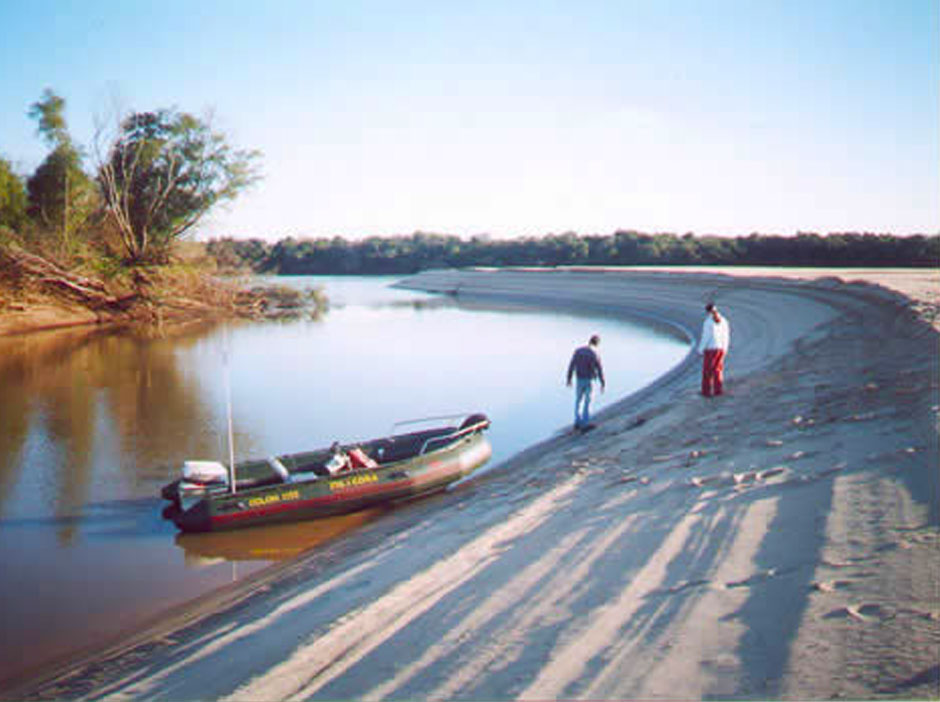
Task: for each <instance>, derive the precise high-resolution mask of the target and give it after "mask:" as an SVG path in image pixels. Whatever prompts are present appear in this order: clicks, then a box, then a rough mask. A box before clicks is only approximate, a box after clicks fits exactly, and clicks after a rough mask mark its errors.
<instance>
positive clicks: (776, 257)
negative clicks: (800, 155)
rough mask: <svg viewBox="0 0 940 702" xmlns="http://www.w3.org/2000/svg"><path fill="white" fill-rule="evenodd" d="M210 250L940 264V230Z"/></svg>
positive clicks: (403, 241) (269, 263)
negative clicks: (896, 233)
mask: <svg viewBox="0 0 940 702" xmlns="http://www.w3.org/2000/svg"><path fill="white" fill-rule="evenodd" d="M207 252H208V253H209V255H211V256H214V257H215V258H216V259H217V260H218V261H219V264H220V266H222V267H228V268H237V267H239V263H238V261H240V262H241V265H242V266H247V267H249V268H251V269H252V270H254V271H256V272H274V273H280V274H282V275H327V274H329V275H337V274H366V275H372V274H386V275H387V274H396V275H400V274H410V273H415V272H417V271H420V270H425V269H428V268H443V267H454V268H459V267H463V266H561V265H589V266H631V265H663V266H665V265H724V266H733V265H763V266H825V267H851V266H871V267H938V266H940V236H936V235H935V236H930V237H927V236H922V235H917V236H910V237H898V236H892V235H887V234H858V233H850V234H829V235H828V236H820V235H818V234H807V233H800V234H798V235H797V236H795V237H784V236H764V235H760V234H752V235H750V236H747V237H738V238H730V237H720V236H703V237H696V236H694V235H692V234H685V235H682V236H676V235H675V234H653V235H650V234H642V233H639V232H634V231H618V232H616V233H615V234H613V235H612V236H584V237H582V236H578V235H577V234H573V233H571V232H568V233H565V234H561V235H555V234H551V235H548V236H545V237H541V238H525V239H505V240H491V239H489V238H488V237H473V238H472V239H470V240H464V239H461V238H459V237H456V236H445V235H439V234H425V233H421V232H418V233H416V234H413V235H412V236H410V237H394V238H378V237H371V238H368V239H363V240H361V241H347V240H345V239H342V238H339V237H334V238H332V239H305V240H298V239H293V238H289V239H283V240H281V241H279V242H277V243H276V244H274V245H269V244H265V243H264V242H262V241H261V240H260V239H252V240H249V241H239V240H235V239H221V240H214V241H211V242H209V244H208V246H207Z"/></svg>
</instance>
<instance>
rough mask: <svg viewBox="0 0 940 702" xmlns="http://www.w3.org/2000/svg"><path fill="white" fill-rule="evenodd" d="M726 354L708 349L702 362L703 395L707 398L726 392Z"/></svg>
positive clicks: (718, 350) (719, 350)
mask: <svg viewBox="0 0 940 702" xmlns="http://www.w3.org/2000/svg"><path fill="white" fill-rule="evenodd" d="M724 375H725V352H724V351H722V350H721V349H707V350H706V351H705V360H704V361H702V394H703V395H704V396H705V397H711V396H712V395H720V394H721V393H722V392H724V384H723V381H724Z"/></svg>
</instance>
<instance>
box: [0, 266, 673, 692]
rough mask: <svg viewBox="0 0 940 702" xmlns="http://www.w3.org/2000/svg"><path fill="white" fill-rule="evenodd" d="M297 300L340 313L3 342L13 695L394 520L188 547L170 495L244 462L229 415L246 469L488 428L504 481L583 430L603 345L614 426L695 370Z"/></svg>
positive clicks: (611, 342)
mask: <svg viewBox="0 0 940 702" xmlns="http://www.w3.org/2000/svg"><path fill="white" fill-rule="evenodd" d="M277 282H279V283H282V284H287V285H291V286H297V287H300V288H310V287H322V288H325V291H326V294H327V297H328V298H329V299H330V303H331V304H330V308H329V310H328V311H327V312H326V313H325V314H322V315H320V316H318V317H316V318H311V317H310V316H307V317H305V318H301V319H295V320H290V321H267V322H243V323H231V324H227V325H205V324H203V325H195V326H191V327H187V328H184V329H172V330H165V332H164V333H163V334H153V335H150V336H145V337H142V336H132V335H129V334H127V333H121V332H118V331H115V330H106V329H97V328H81V329H71V330H63V331H55V332H44V333H35V334H29V335H23V336H16V337H6V338H0V388H2V391H0V563H2V570H0V572H2V575H0V683H2V681H3V679H4V678H10V677H11V676H14V675H21V674H22V673H23V672H24V671H28V670H30V669H34V668H36V667H38V666H40V665H43V664H46V663H48V662H49V661H50V660H52V659H54V658H56V657H61V656H64V655H67V654H69V653H71V652H72V651H74V650H76V649H79V648H83V647H87V646H88V645H90V644H92V643H93V642H96V641H100V640H104V639H106V638H108V637H112V636H114V635H116V634H117V633H119V632H121V631H123V630H126V629H129V628H132V627H134V626H136V625H139V624H140V623H141V622H143V621H145V620H146V619H148V618H150V617H153V616H155V615H156V614H157V613H159V612H160V611H162V610H164V609H166V608H168V607H171V606H174V605H178V604H181V603H183V602H185V601H187V600H189V599H191V598H193V597H196V596H198V595H200V594H203V593H206V592H208V591H210V590H212V589H214V588H217V587H220V586H222V585H224V584H225V583H227V582H230V581H231V580H233V579H236V578H242V577H244V576H245V575H247V574H249V573H252V572H255V571H257V570H259V569H261V568H264V567H266V566H268V565H270V564H271V563H272V562H274V561H277V560H281V559H284V558H288V557H291V556H294V555H296V554H298V553H300V552H302V551H305V550H307V549H310V548H315V547H316V546H317V545H318V544H320V543H323V542H324V541H326V540H328V539H330V538H334V537H335V536H336V535H338V534H341V533H344V532H346V531H349V530H350V529H355V528H356V527H357V526H358V525H360V524H362V523H363V522H364V521H367V520H369V519H374V518H381V515H380V514H378V513H362V514H357V515H350V516H348V517H343V518H339V519H335V520H329V521H328V522H308V523H302V524H295V525H286V526H281V527H275V528H265V529H255V530H250V531H249V532H239V533H237V535H235V536H233V535H232V534H222V535H214V534H208V535H192V536H185V537H184V536H180V535H178V534H177V533H176V530H175V528H174V527H173V525H172V524H171V523H170V522H167V521H165V520H163V519H162V518H161V508H162V504H161V501H160V499H159V489H160V486H161V485H163V484H164V483H166V482H169V481H170V480H172V479H174V478H175V477H176V475H177V472H178V470H179V466H180V465H181V463H182V461H183V460H185V459H187V458H203V459H216V460H225V457H226V456H227V455H228V446H227V441H226V435H227V431H226V423H227V415H228V408H229V407H230V408H231V414H232V419H233V425H234V449H235V453H236V459H240V458H248V457H259V456H266V455H272V454H280V453H289V452H292V451H299V450H303V449H309V448H315V447H319V446H322V445H325V444H329V443H331V442H332V441H333V440H342V441H351V440H356V439H368V438H372V437H376V436H381V435H384V434H387V433H390V431H391V430H392V426H393V424H394V423H395V422H396V421H401V420H408V419H415V418H421V417H433V416H438V415H448V414H453V413H457V412H471V411H474V412H475V411H483V412H486V413H487V414H488V415H489V417H490V418H491V420H492V422H493V425H492V429H491V431H490V432H489V438H490V440H491V442H492V444H493V450H494V454H493V458H492V460H491V461H490V463H489V464H488V466H487V467H484V468H483V469H482V470H484V471H485V470H487V468H491V467H492V466H495V465H498V464H499V462H500V461H502V460H504V459H506V458H509V457H510V456H512V455H513V454H515V453H516V452H518V451H519V450H521V449H522V448H524V447H526V446H527V445H530V444H532V443H535V442H536V441H538V440H540V439H542V438H545V437H546V436H548V435H550V434H552V433H553V432H555V431H557V430H560V429H562V428H564V427H566V426H567V425H569V424H570V422H571V420H572V396H573V394H572V390H571V389H570V388H566V387H565V385H564V372H565V369H566V366H567V362H568V359H569V357H570V354H571V352H572V350H573V349H574V348H575V347H576V346H578V345H581V344H583V343H585V342H586V340H587V338H588V337H589V336H590V335H591V334H594V333H597V334H599V335H600V336H601V339H602V341H601V346H600V352H601V356H602V358H603V360H604V364H605V370H606V372H607V376H608V387H607V392H606V393H605V394H604V395H600V396H599V397H598V398H597V399H596V402H595V405H596V406H597V407H598V408H599V407H603V406H605V405H606V404H609V403H610V402H613V401H615V400H617V399H619V398H621V397H623V396H624V395H627V394H629V393H631V392H633V391H634V390H637V389H639V388H640V387H642V386H643V385H646V384H648V383H649V382H651V381H652V380H653V379H654V378H655V377H657V376H659V375H661V374H662V373H664V372H665V371H666V370H668V369H669V368H670V367H672V366H674V365H675V364H676V363H678V362H679V361H680V360H681V359H682V358H683V357H684V356H685V354H686V353H687V351H688V345H687V343H686V342H684V341H682V340H680V339H677V338H675V337H674V336H670V335H668V334H665V333H664V332H663V331H662V330H652V329H648V328H645V327H637V326H634V325H630V324H626V323H624V322H622V321H619V320H617V319H614V318H598V317H585V316H578V315H572V314H549V313H534V312H531V311H524V310H519V309H513V308H510V307H507V308H499V309H496V308H492V307H490V308H480V307H476V306H468V305H464V304H461V303H460V302H459V301H457V300H455V299H452V298H449V297H438V296H430V295H425V294H423V293H417V292H413V291H405V290H398V289H395V288H392V287H390V285H391V284H392V283H393V282H395V279H393V278H355V277H350V278H342V277H304V278H288V279H279V280H278V281H277ZM227 388H230V395H231V401H230V403H229V401H228V400H227ZM403 509H407V507H404V508H403Z"/></svg>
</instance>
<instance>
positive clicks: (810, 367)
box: [0, 269, 940, 700]
mask: <svg viewBox="0 0 940 702" xmlns="http://www.w3.org/2000/svg"><path fill="white" fill-rule="evenodd" d="M403 284H404V285H406V286H410V287H413V288H415V289H421V290H428V291H434V292H441V293H445V294H449V295H456V296H458V297H459V298H460V299H461V300H464V301H466V302H469V303H479V304H482V305H522V306H527V307H532V308H537V309H570V310H579V311H582V312H586V313H592V312H596V313H603V314H616V315H619V316H622V317H623V318H624V319H635V320H640V321H646V322H651V323H656V324H665V325H668V326H669V327H670V328H672V329H673V330H674V331H675V333H678V334H683V335H686V336H688V337H689V338H694V337H696V336H697V334H698V331H699V328H700V326H701V320H702V318H703V317H702V315H703V310H702V308H703V305H704V304H705V302H707V301H715V302H716V303H717V304H718V305H719V307H720V308H721V309H722V310H723V311H724V312H725V313H726V315H727V317H728V318H729V320H730V322H731V327H732V341H731V351H730V355H729V360H728V365H727V371H726V372H727V390H728V392H727V394H726V395H725V396H723V397H720V398H704V397H702V396H701V395H700V394H699V392H698V378H699V363H700V361H699V357H698V356H697V355H696V354H695V353H694V352H693V353H690V354H689V356H687V357H686V359H685V360H684V361H683V362H682V363H680V364H679V365H678V366H677V367H675V368H673V369H672V370H671V371H670V372H669V373H667V374H666V375H665V376H663V377H662V378H660V379H658V380H657V381H656V382H654V383H653V384H652V385H650V386H648V387H646V388H644V389H642V390H640V391H639V392H637V393H635V394H633V395H631V396H629V397H626V398H623V399H621V400H619V401H618V402H617V403H615V404H613V405H612V406H609V407H607V408H606V409H605V410H604V411H603V412H602V413H601V414H599V415H598V416H597V418H596V422H597V428H596V429H595V430H593V431H591V432H589V433H587V434H583V435H582V434H575V433H573V432H571V431H568V430H566V429H565V428H559V431H558V432H557V433H556V434H555V435H553V436H550V437H547V438H546V439H545V441H543V442H541V443H540V444H538V445H536V446H533V447H530V448H529V449H527V450H526V451H524V452H522V453H521V454H519V455H517V456H515V457H513V458H511V459H510V460H508V461H506V462H505V463H503V464H501V465H499V466H496V467H494V468H493V469H491V470H489V471H487V472H486V473H484V474H482V475H480V476H479V477H477V478H475V479H471V480H468V481H466V482H465V483H463V484H461V485H460V486H459V487H457V488H456V489H454V490H452V491H450V492H448V493H446V494H443V495H440V496H436V497H433V498H431V499H428V500H424V501H422V502H420V503H416V504H415V505H412V506H411V507H410V508H409V509H408V510H400V511H395V512H393V513H391V514H389V515H388V517H387V518H383V519H382V520H379V521H377V522H375V523H373V524H370V525H368V526H366V527H364V528H363V529H362V530H359V531H357V532H356V533H355V534H352V535H349V536H348V537H343V538H341V539H338V540H336V541H335V542H332V543H330V544H329V545H328V546H326V547H325V548H321V549H318V550H316V551H314V552H310V553H307V554H302V555H300V556H298V557H297V558H295V559H294V560H292V561H290V562H288V563H285V564H283V565H280V566H277V567H274V568H272V569H270V570H269V571H266V572H264V573H261V574H259V575H258V576H257V577H251V578H248V579H246V580H245V581H243V582H240V583H237V584H236V585H234V586H233V587H232V588H229V589H227V590H224V591H220V592H217V593H213V594H212V595H211V596H209V597H206V598H202V599H200V600H199V601H197V602H194V603H193V604H191V605H189V606H187V607H185V608H182V609H180V610H177V611H174V612H172V613H168V614H167V616H166V617H164V618H162V620H161V621H160V622H159V623H155V625H154V627H153V628H150V629H148V630H146V631H138V632H133V633H132V634H130V635H129V636H128V637H126V638H123V639H122V640H120V641H115V642H111V643H110V644H109V645H107V646H102V647H101V648H100V649H98V650H96V651H91V652H88V653H87V655H84V656H82V657H81V658H80V659H76V660H72V661H70V662H68V664H66V665H63V666H62V667H60V668H58V669H56V670H53V671H49V672H48V673H47V674H45V675H43V676H41V677H37V678H35V679H33V680H30V681H24V682H23V684H22V685H19V686H18V687H17V688H16V689H12V690H7V691H3V692H2V693H0V697H2V698H4V699H77V698H81V699H121V700H129V699H145V700H155V699H171V700H194V699H229V700H307V699H331V700H335V699H357V700H360V699H361V700H383V699H409V700H457V699H473V700H480V699H488V700H508V699H520V700H567V699H572V700H574V699H578V700H624V699H670V700H674V699H702V698H706V697H709V698H718V699H740V698H761V699H834V698H844V699H872V698H902V699H918V698H937V697H940V577H938V574H940V474H938V411H940V354H938V331H940V322H938V315H937V310H938V307H940V275H938V272H937V271H936V270H933V271H859V270H851V271H848V270H847V271H841V270H840V271H819V270H812V271H801V270H773V271H769V270H740V269H738V270H735V271H733V274H732V272H731V271H709V272H702V271H700V270H699V271H691V270H676V269H671V270H649V269H645V270H622V269H611V270H591V271H588V270H578V269H565V270H551V271H535V270H499V271H496V270H494V271H488V270H467V271H432V272H426V273H423V274H419V275H417V276H415V277H413V278H410V279H408V280H407V281H404V282H403ZM589 334H590V319H586V320H585V338H587V336H588V335H589ZM602 351H603V348H602ZM546 353H557V354H558V355H559V358H560V361H559V364H560V369H559V377H558V382H562V381H563V370H564V368H563V367H564V365H565V363H566V360H567V358H566V356H567V354H568V353H570V349H551V350H546ZM604 362H605V367H606V370H607V372H608V373H609V374H612V373H616V372H617V368H618V365H622V364H628V363H629V359H626V358H609V357H604Z"/></svg>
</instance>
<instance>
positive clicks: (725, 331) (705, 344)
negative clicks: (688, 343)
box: [698, 315, 731, 353]
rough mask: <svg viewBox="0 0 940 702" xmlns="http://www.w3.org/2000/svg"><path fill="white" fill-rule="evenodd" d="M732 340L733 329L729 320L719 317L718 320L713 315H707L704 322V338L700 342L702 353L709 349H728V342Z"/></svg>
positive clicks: (699, 346) (699, 350)
mask: <svg viewBox="0 0 940 702" xmlns="http://www.w3.org/2000/svg"><path fill="white" fill-rule="evenodd" d="M730 341H731V329H730V327H729V325H728V320H726V319H725V318H724V317H719V318H718V321H717V322H716V321H715V320H714V319H712V316H711V315H708V316H707V317H705V322H704V323H703V324H702V338H701V340H700V341H699V342H698V352H699V353H702V352H704V351H706V350H708V349H721V350H722V351H727V350H728V344H729V343H730Z"/></svg>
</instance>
